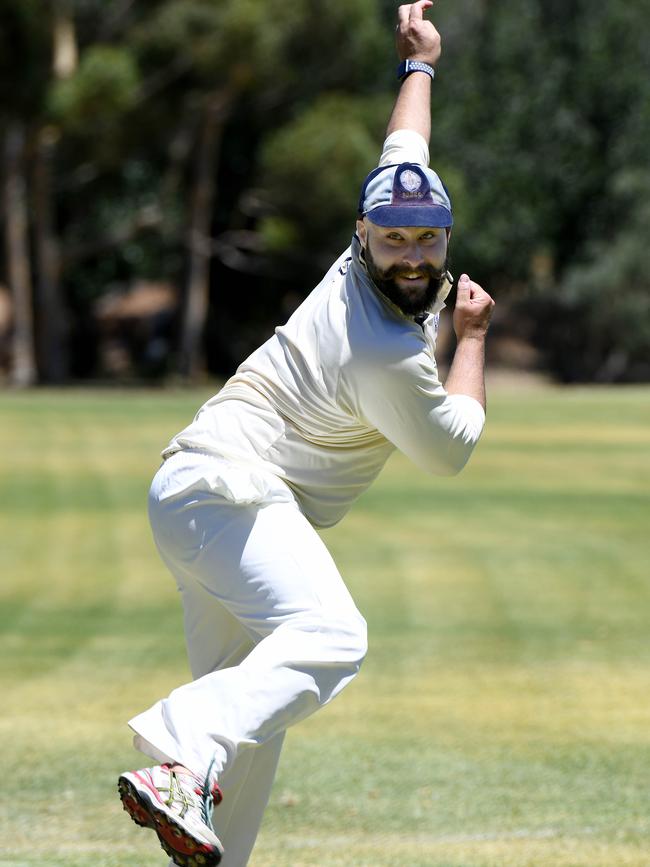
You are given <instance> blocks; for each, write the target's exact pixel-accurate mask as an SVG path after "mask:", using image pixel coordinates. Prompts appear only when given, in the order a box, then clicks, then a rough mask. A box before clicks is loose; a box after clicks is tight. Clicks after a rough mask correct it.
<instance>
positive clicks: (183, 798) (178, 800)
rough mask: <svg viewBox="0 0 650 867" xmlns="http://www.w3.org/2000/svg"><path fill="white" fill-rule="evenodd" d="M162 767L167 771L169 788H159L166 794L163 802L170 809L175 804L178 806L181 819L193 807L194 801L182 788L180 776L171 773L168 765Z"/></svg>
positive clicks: (173, 772)
mask: <svg viewBox="0 0 650 867" xmlns="http://www.w3.org/2000/svg"><path fill="white" fill-rule="evenodd" d="M163 767H164V768H166V769H167V772H168V774H169V788H168V789H165V788H162V787H160V788H159V791H160V792H167V793H168V797H167V799H166V801H165V803H166V804H167V806H168V807H172V806H174V805H175V804H178V805H180V806H179V812H180V816H181V818H182V817H183V816H185V814H186V813H187V811H188V810H189V809H190V808H191V807H193V806H194V805H195V799H194V798H193V797H192V794H190V793H189V792H188V791H187V789H185V787H184V786H183V783H182V781H181V778H180V776H179V775H178V774H177V773H176V772H175V771H173V770H172V769H171V767H170V766H169V765H163Z"/></svg>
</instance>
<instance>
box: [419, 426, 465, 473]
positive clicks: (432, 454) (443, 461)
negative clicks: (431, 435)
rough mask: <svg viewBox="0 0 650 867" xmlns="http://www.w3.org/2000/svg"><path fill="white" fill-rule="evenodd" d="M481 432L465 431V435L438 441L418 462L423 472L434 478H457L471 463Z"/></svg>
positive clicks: (449, 436) (450, 436)
mask: <svg viewBox="0 0 650 867" xmlns="http://www.w3.org/2000/svg"><path fill="white" fill-rule="evenodd" d="M480 435H481V431H480V430H478V431H476V430H472V431H464V432H463V435H457V436H452V435H448V436H447V437H446V439H445V441H443V442H440V441H438V442H437V443H436V444H435V445H434V444H432V445H434V447H433V448H431V449H428V450H427V452H426V454H423V455H421V456H420V460H419V461H417V464H418V466H419V467H420V469H421V470H423V471H424V472H426V473H429V474H431V475H433V476H457V475H458V474H459V473H460V472H461V470H462V469H463V468H464V467H465V465H466V464H467V462H468V461H469V459H470V457H471V455H472V452H473V451H474V448H475V447H476V444H477V443H478V441H479V438H480Z"/></svg>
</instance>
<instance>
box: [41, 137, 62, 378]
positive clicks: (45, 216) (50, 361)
mask: <svg viewBox="0 0 650 867" xmlns="http://www.w3.org/2000/svg"><path fill="white" fill-rule="evenodd" d="M55 145H56V140H55V135H54V131H53V130H48V129H43V130H41V131H40V134H39V138H38V142H37V145H36V153H35V164H34V176H33V177H34V188H33V190H34V194H33V202H34V252H35V254H36V262H37V266H38V267H37V273H38V282H37V286H36V288H37V295H36V297H37V308H36V309H37V311H38V319H37V329H36V333H37V345H38V360H39V369H40V372H41V379H42V380H43V381H44V382H51V383H54V382H57V383H59V382H64V381H65V380H66V379H67V378H68V374H69V358H68V353H67V345H66V344H67V334H66V331H67V327H66V321H65V317H66V313H65V311H66V308H65V303H64V299H63V298H62V296H61V287H60V255H59V244H58V239H57V237H56V235H55V232H54V219H53V215H52V196H53V193H52V158H53V154H54V148H55Z"/></svg>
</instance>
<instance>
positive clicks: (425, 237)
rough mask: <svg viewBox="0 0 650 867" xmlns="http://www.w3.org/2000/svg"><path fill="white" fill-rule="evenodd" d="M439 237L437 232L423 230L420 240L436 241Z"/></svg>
mask: <svg viewBox="0 0 650 867" xmlns="http://www.w3.org/2000/svg"><path fill="white" fill-rule="evenodd" d="M437 237H438V234H437V232H423V233H422V234H421V235H420V240H421V241H435V239H436V238H437Z"/></svg>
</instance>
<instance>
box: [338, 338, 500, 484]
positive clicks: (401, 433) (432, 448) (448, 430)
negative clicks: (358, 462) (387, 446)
mask: <svg viewBox="0 0 650 867" xmlns="http://www.w3.org/2000/svg"><path fill="white" fill-rule="evenodd" d="M353 390H354V392H355V403H356V406H357V411H358V412H359V414H360V415H361V417H362V418H363V419H364V420H365V421H366V422H367V423H368V424H369V425H371V426H372V427H374V428H376V429H377V430H378V431H379V432H380V433H382V434H383V435H384V436H385V437H386V439H387V440H389V442H391V443H393V445H394V446H396V448H398V449H399V450H400V451H401V452H403V454H405V455H406V456H407V457H409V458H410V459H411V460H412V461H413V462H414V463H415V464H416V465H417V466H418V467H419V468H420V469H421V470H423V471H425V472H429V473H433V474H435V475H443V476H453V475H456V474H457V473H459V472H460V471H461V470H462V468H463V467H464V466H465V464H466V463H467V461H468V460H469V457H470V455H471V454H472V451H473V450H474V447H475V446H476V444H477V442H478V440H479V438H480V436H481V433H482V431H483V427H484V425H485V412H484V410H483V407H482V406H481V404H480V403H479V402H478V401H477V400H475V399H474V398H473V397H470V396H469V395H464V394H447V392H446V391H445V389H444V387H443V385H442V383H441V382H440V380H439V378H438V370H437V366H436V363H435V359H434V358H433V355H432V354H430V353H429V352H428V351H427V350H426V349H423V350H422V351H421V352H418V353H415V354H413V353H409V354H408V355H407V354H405V355H404V357H403V358H395V359H393V360H392V361H390V362H389V363H386V362H385V361H384V363H383V364H382V363H381V361H380V360H379V359H376V361H375V363H365V364H363V365H361V366H359V367H357V369H356V370H355V371H354V374H353Z"/></svg>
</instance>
